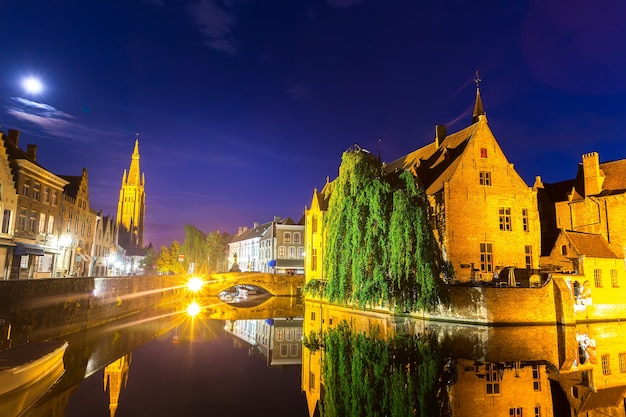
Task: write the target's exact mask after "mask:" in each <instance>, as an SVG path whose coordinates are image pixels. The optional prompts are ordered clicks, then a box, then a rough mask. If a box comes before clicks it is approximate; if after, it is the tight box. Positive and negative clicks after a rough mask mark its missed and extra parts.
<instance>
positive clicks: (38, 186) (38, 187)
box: [33, 182, 41, 201]
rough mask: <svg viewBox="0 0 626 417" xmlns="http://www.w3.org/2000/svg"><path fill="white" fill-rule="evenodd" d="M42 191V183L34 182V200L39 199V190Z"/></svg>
mask: <svg viewBox="0 0 626 417" xmlns="http://www.w3.org/2000/svg"><path fill="white" fill-rule="evenodd" d="M40 191H41V184H40V183H38V182H36V183H34V184H33V200H37V201H39V192H40Z"/></svg>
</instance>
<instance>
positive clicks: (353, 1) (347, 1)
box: [326, 0, 363, 9]
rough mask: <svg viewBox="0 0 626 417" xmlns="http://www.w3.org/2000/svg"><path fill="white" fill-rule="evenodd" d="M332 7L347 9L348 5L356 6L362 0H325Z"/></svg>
mask: <svg viewBox="0 0 626 417" xmlns="http://www.w3.org/2000/svg"><path fill="white" fill-rule="evenodd" d="M326 2H327V3H328V4H330V5H331V6H332V7H337V8H340V9H347V8H349V7H353V6H358V5H359V4H361V3H363V0H326Z"/></svg>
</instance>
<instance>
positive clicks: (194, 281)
mask: <svg viewBox="0 0 626 417" xmlns="http://www.w3.org/2000/svg"><path fill="white" fill-rule="evenodd" d="M203 285H204V281H203V280H202V278H199V277H191V278H190V279H189V282H188V283H187V288H189V290H190V291H193V292H196V291H199V290H200V288H202V286H203Z"/></svg>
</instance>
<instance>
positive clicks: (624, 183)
mask: <svg viewBox="0 0 626 417" xmlns="http://www.w3.org/2000/svg"><path fill="white" fill-rule="evenodd" d="M600 169H601V170H602V172H603V173H604V184H602V195H604V194H621V193H624V192H626V159H621V160H619V161H611V162H605V163H603V164H600Z"/></svg>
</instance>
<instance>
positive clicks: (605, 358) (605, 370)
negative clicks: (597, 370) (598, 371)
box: [602, 355, 611, 375]
mask: <svg viewBox="0 0 626 417" xmlns="http://www.w3.org/2000/svg"><path fill="white" fill-rule="evenodd" d="M610 374H611V362H610V360H609V355H602V375H610Z"/></svg>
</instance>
